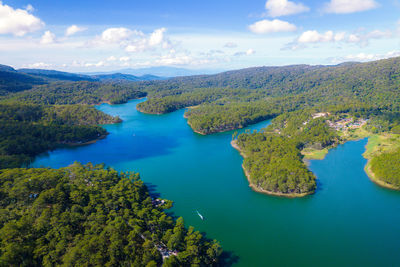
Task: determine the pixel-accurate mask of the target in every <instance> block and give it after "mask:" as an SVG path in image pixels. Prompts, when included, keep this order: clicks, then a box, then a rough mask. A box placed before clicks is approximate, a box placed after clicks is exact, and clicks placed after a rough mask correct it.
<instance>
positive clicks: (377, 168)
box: [371, 149, 400, 189]
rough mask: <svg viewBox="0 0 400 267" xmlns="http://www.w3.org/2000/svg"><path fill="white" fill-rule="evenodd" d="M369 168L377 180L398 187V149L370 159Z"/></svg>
mask: <svg viewBox="0 0 400 267" xmlns="http://www.w3.org/2000/svg"><path fill="white" fill-rule="evenodd" d="M371 170H372V172H373V173H374V175H375V176H376V178H378V179H379V180H382V181H384V182H386V183H388V184H390V185H392V186H393V187H394V188H398V189H399V188H400V149H397V150H396V151H394V152H389V153H382V154H380V155H377V156H375V157H373V158H372V159H371Z"/></svg>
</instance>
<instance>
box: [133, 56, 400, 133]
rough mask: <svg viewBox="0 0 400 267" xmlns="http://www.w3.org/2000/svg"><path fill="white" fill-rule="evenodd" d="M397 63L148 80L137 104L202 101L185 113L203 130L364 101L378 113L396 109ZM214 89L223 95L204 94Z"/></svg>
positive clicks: (156, 107)
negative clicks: (238, 94)
mask: <svg viewBox="0 0 400 267" xmlns="http://www.w3.org/2000/svg"><path fill="white" fill-rule="evenodd" d="M399 63H400V58H392V59H385V60H379V61H374V62H369V63H360V64H341V65H338V66H307V65H299V66H287V67H261V68H250V69H245V70H238V71H232V72H226V73H222V74H217V75H209V76H193V77H182V78H175V79H170V80H167V81H156V82H151V83H149V84H148V86H147V87H146V88H147V89H146V91H147V92H148V93H149V97H148V99H149V100H148V101H147V102H144V103H142V104H141V105H139V106H138V108H139V110H141V111H142V112H148V113H162V112H163V111H164V112H170V111H173V110H176V109H178V108H182V107H185V106H186V107H187V106H191V105H193V103H195V104H197V105H198V104H202V105H200V106H199V107H198V108H196V109H195V110H191V111H189V112H188V113H187V114H186V116H187V117H188V119H189V123H190V124H191V125H192V127H193V129H194V130H195V131H197V132H201V133H205V134H207V133H213V132H218V131H225V130H230V129H232V128H240V127H244V126H246V125H248V124H250V123H253V122H257V121H259V120H262V119H264V118H268V117H271V116H275V115H276V112H277V111H278V112H279V113H283V112H287V111H293V110H296V109H302V108H304V107H318V106H326V105H339V104H340V105H346V104H348V105H349V106H353V105H360V106H366V105H367V106H370V107H369V108H373V109H375V110H377V111H379V112H382V111H384V110H386V111H387V112H398V111H399V110H400V109H399V106H400V94H399V87H400V64H399ZM137 86H139V85H137ZM215 87H218V88H220V90H217V91H221V92H222V91H224V93H223V94H220V95H218V94H213V95H215V97H214V98H206V97H204V93H205V92H207V90H210V89H209V88H215ZM237 90H242V92H243V93H242V95H241V97H236V91H237ZM164 107H168V108H164ZM232 117H233V118H232Z"/></svg>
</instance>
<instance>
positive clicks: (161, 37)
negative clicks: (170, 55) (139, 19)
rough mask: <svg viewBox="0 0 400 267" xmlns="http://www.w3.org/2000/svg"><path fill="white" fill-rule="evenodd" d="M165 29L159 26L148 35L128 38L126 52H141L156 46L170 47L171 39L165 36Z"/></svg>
mask: <svg viewBox="0 0 400 267" xmlns="http://www.w3.org/2000/svg"><path fill="white" fill-rule="evenodd" d="M165 32H166V29H165V28H160V29H156V30H154V31H153V32H152V33H151V34H150V35H149V36H146V35H144V34H142V35H141V36H140V38H136V39H134V40H130V41H129V42H127V45H126V46H125V51H126V52H132V53H135V52H143V51H148V50H154V49H156V48H162V49H170V48H171V47H172V44H171V41H170V40H169V39H168V38H167V37H166V36H165V34H164V33H165Z"/></svg>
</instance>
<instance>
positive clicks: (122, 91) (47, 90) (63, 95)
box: [3, 81, 146, 105]
mask: <svg viewBox="0 0 400 267" xmlns="http://www.w3.org/2000/svg"><path fill="white" fill-rule="evenodd" d="M145 95H146V93H144V92H142V91H138V90H137V89H136V88H135V87H134V86H132V85H130V84H129V83H103V82H87V81H82V82H53V83H49V84H43V85H40V86H35V87H34V88H33V89H31V90H27V91H23V92H20V93H17V94H12V95H8V96H7V97H6V98H4V100H3V102H12V101H16V102H27V103H35V104H47V105H55V104H57V105H63V104H91V105H94V104H99V103H102V102H110V103H112V104H119V103H124V102H126V101H128V100H129V99H135V98H139V97H144V96H145Z"/></svg>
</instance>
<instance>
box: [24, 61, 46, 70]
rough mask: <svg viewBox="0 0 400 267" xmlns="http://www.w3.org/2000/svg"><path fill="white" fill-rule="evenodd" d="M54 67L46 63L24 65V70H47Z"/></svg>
mask: <svg viewBox="0 0 400 267" xmlns="http://www.w3.org/2000/svg"><path fill="white" fill-rule="evenodd" d="M52 66H53V65H52V64H49V63H44V62H37V63H33V64H26V65H23V67H24V68H31V69H46V68H51V67H52Z"/></svg>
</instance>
